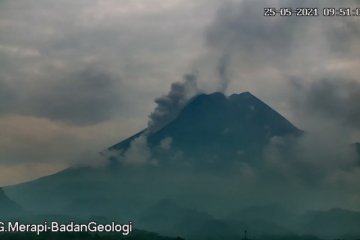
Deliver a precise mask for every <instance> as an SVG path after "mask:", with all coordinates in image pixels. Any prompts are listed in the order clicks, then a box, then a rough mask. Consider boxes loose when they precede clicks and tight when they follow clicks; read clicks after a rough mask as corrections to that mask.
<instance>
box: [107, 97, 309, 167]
mask: <svg viewBox="0 0 360 240" xmlns="http://www.w3.org/2000/svg"><path fill="white" fill-rule="evenodd" d="M301 133H302V131H301V130H299V129H298V128H296V127H295V126H294V125H293V124H291V123H290V122H289V121H288V120H287V119H286V118H284V117H283V116H281V115H280V114H279V113H278V112H276V111H275V110H273V109H272V108H271V107H269V106H268V105H267V104H265V103H264V102H262V101H261V100H260V99H258V98H257V97H255V96H254V95H252V94H251V93H249V92H244V93H240V94H233V95H231V96H229V97H226V96H225V95H224V94H223V93H219V92H216V93H213V94H200V95H197V96H195V97H194V98H193V99H191V100H190V101H189V103H188V104H187V105H186V106H185V107H184V108H183V110H182V111H181V112H180V113H179V114H178V116H177V117H176V118H175V119H174V120H173V121H172V122H170V123H169V124H167V125H166V126H164V127H163V128H162V129H160V130H158V131H156V132H147V129H144V130H142V131H140V132H139V133H137V134H135V135H133V136H131V137H129V138H128V139H126V140H124V141H121V142H119V143H117V144H115V145H113V146H111V147H110V148H109V149H108V150H109V151H112V152H118V153H119V154H120V155H119V156H118V158H119V159H120V160H121V157H124V153H126V151H127V150H128V149H129V148H130V146H131V143H132V141H134V140H135V139H136V138H138V137H140V136H142V135H144V136H145V137H146V139H147V144H148V146H149V148H150V149H151V150H152V153H153V154H154V155H155V157H156V158H157V159H160V160H161V164H162V165H173V164H174V161H171V160H172V158H173V157H174V156H178V155H179V154H181V155H182V158H183V159H186V163H187V164H189V163H190V164H191V165H193V166H195V167H196V168H202V169H204V168H211V167H216V168H219V167H222V166H226V163H227V162H229V161H230V162H231V161H238V160H240V161H248V162H251V161H256V159H260V158H261V155H262V152H263V149H264V147H265V146H266V145H267V144H268V143H269V142H270V141H271V139H272V138H274V137H291V136H293V137H296V136H299V135H301ZM164 143H167V145H166V147H164ZM169 150H171V151H169ZM177 153H178V154H177Z"/></svg>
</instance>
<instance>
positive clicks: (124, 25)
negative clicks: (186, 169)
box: [0, 0, 360, 185]
mask: <svg viewBox="0 0 360 240" xmlns="http://www.w3.org/2000/svg"><path fill="white" fill-rule="evenodd" d="M265 2H267V6H274V7H280V6H284V4H287V6H295V4H298V5H299V4H301V5H303V6H314V7H319V9H320V10H321V9H322V7H324V6H326V7H329V6H340V4H341V1H325V0H324V1H295V0H294V1H271V2H270V1H254V0H251V1H250V0H249V1H231V2H230V1H215V0H199V1H191V0H182V1H180V0H152V1H148V0H123V1H118V0H98V1H95V0H94V1H88V0H77V1H74V0H62V1H56V0H36V1H35V0H17V1H12V0H0V185H6V184H12V183H16V182H20V181H24V180H28V179H32V178H34V177H38V176H42V175H46V174H49V173H52V172H55V171H57V170H59V169H62V168H65V167H66V166H69V165H72V164H75V163H78V162H94V161H98V159H97V157H96V156H97V152H99V151H101V150H102V149H104V148H106V147H108V146H110V145H112V144H114V143H116V142H118V141H119V140H121V139H123V138H125V137H127V136H129V135H131V134H132V133H135V132H136V131H138V130H141V129H142V128H143V127H145V126H146V125H147V121H148V115H149V114H150V113H151V112H152V110H153V109H154V107H155V104H154V102H153V100H154V99H155V98H157V97H159V96H162V95H164V94H166V93H167V92H168V90H169V88H170V85H171V83H173V82H175V81H181V80H182V78H183V76H184V75H185V74H187V73H194V74H195V75H197V77H198V86H199V88H200V89H202V90H203V91H205V92H212V91H216V90H225V91H226V93H227V94H230V93H235V92H242V91H251V92H252V93H253V94H255V95H256V96H258V97H259V98H260V99H262V100H264V101H265V102H266V103H268V104H269V105H271V106H272V107H274V108H275V109H276V110H278V111H279V112H280V113H281V114H283V115H284V116H285V117H287V118H288V119H289V120H290V121H292V122H293V123H294V124H295V125H297V126H298V127H300V128H303V129H307V130H308V129H310V130H311V129H315V130H318V131H320V130H324V131H327V130H329V129H331V130H334V126H335V128H336V129H338V131H334V132H341V134H342V137H343V138H344V139H346V140H348V141H349V142H353V141H355V140H357V139H358V140H359V141H360V137H359V136H360V135H359V130H360V104H359V102H360V79H359V77H358V76H360V74H359V73H360V68H359V65H360V59H359V56H360V45H359V44H358V42H359V37H360V25H359V21H360V17H348V18H341V17H315V18H311V17H307V18H296V17H291V18H286V17H274V18H267V17H264V16H263V9H264V7H265ZM356 3H357V1H347V2H346V4H347V5H346V6H349V7H351V6H352V7H354V6H356Z"/></svg>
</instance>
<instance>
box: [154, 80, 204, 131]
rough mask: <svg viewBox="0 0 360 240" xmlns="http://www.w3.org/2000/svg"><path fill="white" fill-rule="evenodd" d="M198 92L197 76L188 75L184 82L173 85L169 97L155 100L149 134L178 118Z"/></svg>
mask: <svg viewBox="0 0 360 240" xmlns="http://www.w3.org/2000/svg"><path fill="white" fill-rule="evenodd" d="M197 92H198V88H197V83H196V75H194V74H187V75H185V76H184V81H183V82H175V83H173V84H171V88H170V91H169V93H168V94H167V95H165V96H162V97H159V98H157V99H155V103H156V104H157V106H156V108H155V110H154V111H153V112H152V113H151V114H150V115H149V119H150V120H149V122H148V129H147V130H148V131H147V132H148V133H152V132H155V131H157V130H159V129H161V128H162V127H164V126H165V125H166V124H168V123H169V122H171V121H172V120H174V119H175V118H176V116H177V115H178V114H179V112H180V111H181V109H182V108H183V107H184V106H185V104H186V103H187V101H188V100H189V99H190V98H192V97H193V96H194V95H196V93H197Z"/></svg>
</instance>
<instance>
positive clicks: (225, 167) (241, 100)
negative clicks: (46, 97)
mask: <svg viewBox="0 0 360 240" xmlns="http://www.w3.org/2000/svg"><path fill="white" fill-rule="evenodd" d="M301 134H302V131H301V130H299V129H298V128H296V127H295V126H294V125H293V124H291V123H290V122H289V121H288V120H287V119H286V118H284V117H283V116H281V115H280V114H279V113H278V112H276V111H275V110H274V109H272V108H271V107H270V106H268V105H267V104H265V103H264V102H262V101H261V100H260V99H258V98H257V97H255V96H254V95H252V94H251V93H249V92H244V93H241V94H233V95H231V96H225V95H224V94H223V93H218V92H216V93H212V94H200V95H197V96H195V97H193V98H192V99H190V100H189V102H188V103H187V104H186V105H185V106H184V107H183V109H182V110H181V111H180V112H179V113H178V114H177V115H176V116H175V118H174V119H173V120H172V121H170V122H169V123H168V124H166V125H165V126H164V127H162V128H161V129H158V130H157V131H150V130H149V129H144V130H142V131H140V132H138V133H137V134H135V135H133V136H131V137H129V138H127V139H125V140H123V141H121V142H119V143H117V144H115V145H113V146H111V147H109V148H108V149H106V151H105V152H103V155H105V156H107V160H111V161H108V163H109V164H106V165H105V166H98V167H72V168H68V169H65V170H64V171H61V172H58V173H56V174H53V175H50V176H47V177H43V178H40V179H37V180H34V181H31V182H27V183H23V184H18V185H15V186H9V187H6V188H5V190H6V193H7V194H8V195H9V196H10V197H11V198H12V199H15V200H16V201H17V202H19V203H20V204H21V205H22V206H23V207H24V208H25V209H28V210H31V211H32V212H35V213H38V214H42V215H47V216H49V215H50V216H59V215H67V216H74V217H77V218H82V219H88V218H91V217H93V216H105V217H109V218H110V219H114V218H116V219H118V218H121V219H124V220H128V219H133V218H137V219H148V218H147V217H146V216H147V215H146V214H145V215H144V213H146V212H149V211H150V212H152V211H151V210H149V209H151V207H152V206H158V205H157V203H158V202H163V199H167V198H169V199H170V200H172V201H173V200H174V199H175V200H174V203H176V204H179V206H180V207H179V208H178V209H186V208H183V207H182V206H183V204H182V203H185V202H186V203H187V204H186V205H187V206H185V207H190V209H192V210H189V213H191V214H188V215H189V216H192V214H194V216H198V215H199V212H197V211H196V207H193V206H203V207H204V209H205V208H206V209H205V210H206V211H208V210H209V209H210V210H214V211H219V212H221V211H224V209H223V208H226V211H228V210H229V209H230V208H232V207H234V206H235V207H238V206H239V203H240V201H242V202H243V203H244V202H246V199H243V198H234V195H233V194H234V191H236V192H238V193H237V195H238V196H242V194H243V193H242V191H243V190H242V189H241V188H240V187H239V185H238V184H239V182H237V181H233V180H232V179H231V174H229V173H230V171H229V170H231V169H232V168H233V166H235V165H234V164H236V163H239V162H245V163H246V164H248V165H251V164H252V165H253V167H256V164H260V163H261V161H262V157H263V154H264V149H265V148H266V147H267V145H268V144H269V143H270V142H271V141H272V139H274V138H277V137H281V138H283V139H287V138H289V139H292V138H296V137H297V136H299V135H301ZM139 139H142V140H143V141H142V142H141V143H142V145H141V148H144V149H145V150H146V151H145V150H144V149H141V148H140V147H139V146H138V145H136V144H138V143H139V141H138V140H139ZM135 145H136V146H135ZM134 151H135V152H136V153H137V155H136V154H135V156H137V157H144V156H143V155H146V157H147V158H149V159H155V160H156V164H153V162H151V161H149V162H142V165H141V167H139V166H136V167H134V166H133V165H131V164H129V163H131V162H129V161H127V159H126V158H127V157H128V155H129V154H128V153H129V152H134ZM107 154H109V155H107ZM133 157H134V156H133ZM114 163H115V164H116V167H114V166H115V165H114ZM223 173H225V174H223ZM232 176H235V178H236V175H232ZM241 184H246V182H243V183H241ZM224 185H229V186H230V185H231V186H232V185H233V186H232V187H234V188H233V189H228V190H229V192H226V191H224V192H223V193H222V194H219V193H218V191H215V190H214V189H215V187H216V186H224ZM250 191H252V190H250ZM219 203H221V206H220V207H219V205H218V204H219ZM156 209H157V208H156ZM175 210H176V209H175ZM205 210H204V213H206V211H205ZM201 213H202V212H201ZM53 214H54V215H53ZM200 215H201V216H205V215H202V214H200ZM200 215H199V216H200ZM151 216H153V214H152V215H151ZM159 218H160V217H159ZM201 219H203V220H204V217H201ZM211 219H212V218H209V219H205V220H204V222H208V221H210V222H211V221H212V220H211ZM158 220H159V221H158V222H161V221H160V219H158ZM144 222H145V223H146V221H144ZM204 224H205V223H204ZM205 225H206V224H205ZM143 226H145V227H146V225H143ZM148 230H150V231H151V230H152V229H151V228H149V229H148Z"/></svg>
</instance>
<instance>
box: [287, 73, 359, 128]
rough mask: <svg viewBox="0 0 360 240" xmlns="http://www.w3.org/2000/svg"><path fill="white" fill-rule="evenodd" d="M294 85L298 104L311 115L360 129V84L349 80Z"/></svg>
mask: <svg viewBox="0 0 360 240" xmlns="http://www.w3.org/2000/svg"><path fill="white" fill-rule="evenodd" d="M301 84H302V83H301V82H299V81H298V82H297V83H294V90H295V91H294V92H296V93H295V94H294V96H296V99H295V101H296V104H297V106H298V107H301V108H302V110H303V111H305V112H307V113H308V114H309V115H311V114H313V115H318V116H322V117H324V118H325V119H327V118H332V119H334V120H338V121H339V123H340V124H342V125H346V126H349V127H352V128H356V129H359V128H360V83H359V82H357V81H355V80H349V79H326V78H325V79H320V80H317V81H314V82H313V83H311V84H309V85H305V86H303V85H301Z"/></svg>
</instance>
